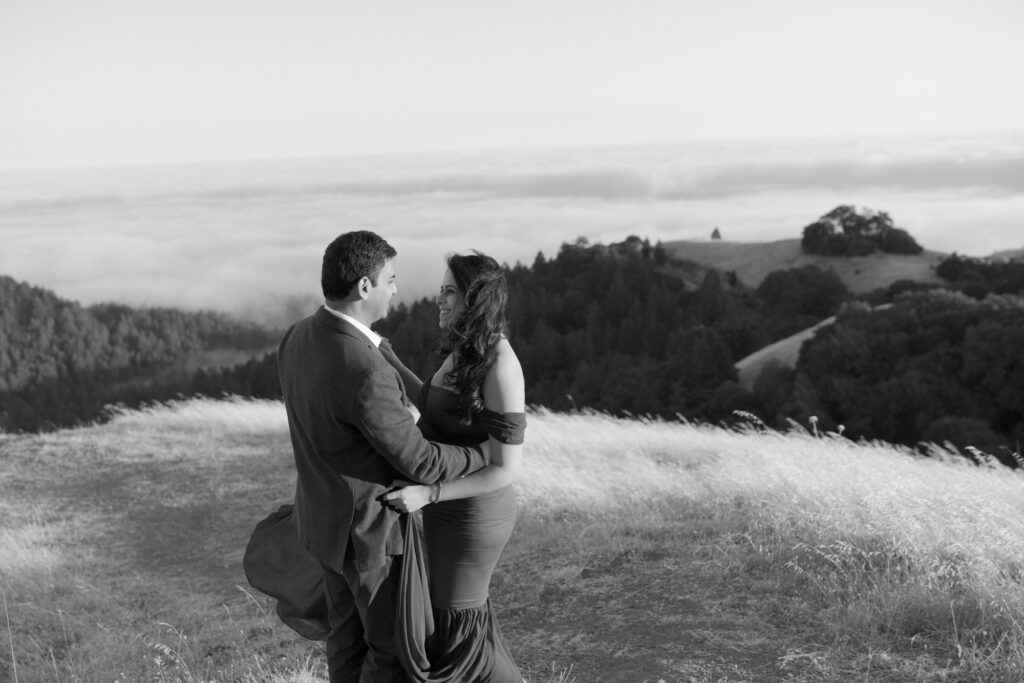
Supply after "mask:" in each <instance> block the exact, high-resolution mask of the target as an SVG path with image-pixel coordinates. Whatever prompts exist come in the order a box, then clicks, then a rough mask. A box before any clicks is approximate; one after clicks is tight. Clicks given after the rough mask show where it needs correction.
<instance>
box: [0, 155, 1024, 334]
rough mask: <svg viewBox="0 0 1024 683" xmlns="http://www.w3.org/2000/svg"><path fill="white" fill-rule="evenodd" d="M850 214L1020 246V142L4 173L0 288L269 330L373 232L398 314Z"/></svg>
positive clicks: (966, 248)
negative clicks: (605, 251)
mask: <svg viewBox="0 0 1024 683" xmlns="http://www.w3.org/2000/svg"><path fill="white" fill-rule="evenodd" d="M839 204H854V205H858V206H866V207H869V208H872V209H876V210H882V211H886V212H888V213H889V214H890V216H891V217H892V218H893V220H894V222H895V224H896V225H897V226H898V227H901V228H904V229H906V230H907V231H909V232H910V233H911V234H912V235H913V236H914V237H915V238H916V239H917V240H918V242H919V243H921V244H922V245H923V246H924V247H925V248H926V249H930V250H934V251H939V252H947V253H949V252H958V253H961V254H968V255H974V256H984V255H989V254H991V253H993V252H997V251H1000V250H1005V249H1018V248H1021V247H1024V230H1022V228H1024V135H1018V136H999V137H995V136H986V137H970V136H963V137H946V138H900V139H888V140H885V139H876V140H870V141H864V140H839V141H800V142H747V143H699V144H698V143H693V144H685V145H683V144H680V145H664V146H646V147H628V148H626V147H622V148H589V149H566V150H504V151H489V152H477V153H467V152H459V153H430V154H419V155H405V156H401V155H391V156H376V157H374V156H365V157H345V158H333V159H303V160H261V161H247V162H224V163H216V164H214V163H206V164H190V165H189V164H183V165H168V166H148V167H120V168H108V169H63V170H52V169H51V170H32V171H18V172H14V171H8V172H4V173H0V240H2V242H0V274H2V275H9V276H11V277H14V278H15V279H18V280H21V281H25V282H28V283H30V284H33V285H37V286H42V287H45V288H47V289H50V290H53V291H55V292H56V293H57V294H58V295H59V296H61V297H63V298H66V299H71V300H75V301H79V302H81V303H83V304H90V303H95V302H100V301H117V302H123V303H128V304H131V305H157V306H176V307H182V308H191V309H196V308H212V309H216V310H224V311H230V312H236V313H242V314H245V315H250V316H255V317H258V318H260V319H262V320H267V321H271V322H275V323H280V322H283V321H287V320H289V319H294V318H297V317H299V316H301V315H303V314H305V313H307V312H309V311H310V310H311V309H312V307H313V306H315V305H316V303H317V301H318V300H319V270H320V261H321V258H322V254H323V249H324V247H325V246H326V244H327V243H328V242H330V241H331V239H333V238H334V237H335V236H336V235H338V234H339V233H341V232H344V231H347V230H351V229H368V230H373V231H375V232H378V233H380V234H381V235H382V236H384V237H385V238H386V239H388V240H389V241H390V242H391V243H392V244H393V245H394V246H395V247H396V249H397V250H398V252H399V258H398V272H399V299H400V300H401V301H405V302H409V301H412V300H415V299H418V298H420V297H423V296H427V295H430V294H431V293H432V292H433V291H434V289H435V287H436V285H437V283H438V282H439V281H440V278H441V275H442V272H443V270H444V265H443V257H444V254H445V253H448V252H453V251H467V250H470V249H478V250H480V251H483V252H485V253H488V254H490V255H492V256H494V257H495V258H497V259H498V260H499V261H504V262H507V263H509V264H515V263H517V262H521V263H524V264H530V263H532V262H533V260H534V258H535V257H536V256H537V254H538V253H543V254H544V255H545V256H547V257H552V256H554V255H555V254H556V253H557V251H558V249H559V248H560V246H561V245H562V244H563V243H565V242H573V241H575V240H576V239H577V238H579V237H586V238H587V239H588V240H590V242H592V243H595V242H602V243H607V242H611V241H618V240H622V239H624V238H626V237H627V236H629V235H637V236H640V237H643V238H648V239H650V240H651V241H652V242H656V241H659V240H661V241H664V242H671V241H676V240H706V239H708V238H709V236H710V234H711V232H712V230H714V229H715V228H716V227H717V228H718V229H719V230H720V231H721V233H722V235H723V238H724V239H725V240H728V241H739V242H759V241H773V240H782V239H794V238H799V237H800V235H801V233H802V230H803V228H804V226H806V225H807V224H809V223H811V222H813V221H814V220H815V219H816V218H818V217H819V216H820V215H822V214H824V213H826V212H827V211H829V210H831V209H832V208H834V207H835V206H837V205H839Z"/></svg>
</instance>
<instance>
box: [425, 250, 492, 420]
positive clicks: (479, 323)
mask: <svg viewBox="0 0 1024 683" xmlns="http://www.w3.org/2000/svg"><path fill="white" fill-rule="evenodd" d="M447 261H448V269H449V270H450V271H451V272H452V277H453V278H454V279H455V285H456V286H457V287H458V288H459V290H460V291H461V292H462V294H463V297H464V298H465V302H466V305H465V308H463V309H462V311H460V312H459V314H458V316H456V318H455V319H454V320H452V323H451V324H450V325H449V326H448V328H447V329H446V330H444V332H443V333H442V335H441V348H440V354H441V355H442V356H446V355H448V354H449V353H450V354H452V361H453V365H452V370H451V372H448V373H446V374H445V376H444V380H443V381H444V384H445V385H446V386H449V387H451V388H452V389H454V390H455V392H456V393H457V394H458V395H459V412H460V413H461V419H462V422H463V423H464V424H468V423H469V421H470V420H471V419H472V417H473V414H474V413H477V412H480V411H481V410H482V409H483V407H484V401H483V395H482V393H481V389H482V387H483V383H484V377H486V376H487V372H488V371H489V370H490V369H491V368H492V367H493V366H494V361H495V359H496V358H497V355H498V341H500V340H501V338H502V337H503V336H505V335H506V334H508V321H507V320H506V319H505V305H506V303H507V302H508V284H507V283H506V282H505V271H504V270H503V269H502V267H501V266H499V265H498V262H497V261H495V260H494V259H493V258H491V257H490V256H487V255H485V254H481V253H480V252H479V251H474V252H473V253H472V254H468V255H461V254H451V255H449V256H448V257H447Z"/></svg>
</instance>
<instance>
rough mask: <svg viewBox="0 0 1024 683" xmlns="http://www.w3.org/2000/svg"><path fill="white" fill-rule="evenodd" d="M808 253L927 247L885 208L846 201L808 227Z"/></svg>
mask: <svg viewBox="0 0 1024 683" xmlns="http://www.w3.org/2000/svg"><path fill="white" fill-rule="evenodd" d="M800 246H801V247H802V248H803V251H804V253H805V254H821V255H822V256H866V255H868V254H873V253H874V252H876V251H883V252H885V253H889V254H920V253H921V252H922V251H923V249H922V248H921V245H919V244H918V243H917V242H916V241H915V240H914V238H913V237H911V236H910V234H909V233H908V232H907V231H906V230H902V229H900V228H897V227H895V226H894V225H893V222H892V218H891V217H890V216H889V214H887V213H886V212H885V211H873V210H871V209H867V208H862V209H860V210H858V209H857V208H856V207H854V206H849V205H842V206H837V207H836V208H834V209H832V210H831V211H829V212H828V213H826V214H825V215H824V216H822V217H821V218H819V219H818V220H816V221H815V222H813V223H811V224H810V225H808V226H807V227H806V228H804V234H803V239H801V241H800Z"/></svg>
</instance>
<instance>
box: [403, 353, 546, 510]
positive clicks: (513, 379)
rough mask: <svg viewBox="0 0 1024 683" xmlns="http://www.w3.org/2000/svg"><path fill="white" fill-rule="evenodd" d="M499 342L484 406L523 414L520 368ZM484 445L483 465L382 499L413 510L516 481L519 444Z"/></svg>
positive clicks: (491, 440)
mask: <svg viewBox="0 0 1024 683" xmlns="http://www.w3.org/2000/svg"><path fill="white" fill-rule="evenodd" d="M501 344H502V346H501V347H500V349H499V352H498V357H497V359H496V360H495V363H494V367H493V368H491V371H490V372H489V373H488V374H487V377H486V378H485V379H484V384H483V388H482V392H483V399H484V407H486V408H488V409H490V410H493V411H494V412H497V413H522V412H525V410H526V391H525V388H524V386H525V383H524V381H523V369H522V366H521V365H520V364H519V359H518V358H516V355H515V352H514V351H512V347H511V346H510V345H509V343H508V342H507V341H502V342H501ZM486 448H487V451H488V455H489V460H490V464H489V465H487V466H486V467H483V468H481V469H479V470H477V471H476V472H473V473H472V474H470V475H467V476H465V477H462V478H461V479H456V480H455V481H451V482H448V483H446V484H433V485H429V486H428V485H422V484H417V485H414V486H407V487H405V488H402V489H398V490H396V491H391V492H390V493H388V494H385V496H384V500H385V501H386V502H387V503H388V504H389V505H391V506H392V507H394V508H396V509H397V510H398V511H399V512H412V511H414V510H419V509H420V508H421V507H423V506H424V505H426V504H428V503H433V502H436V501H438V500H455V499H457V498H470V497H472V496H478V495H481V494H484V493H490V492H491V491H497V490H498V489H501V488H504V487H506V486H508V485H509V484H512V483H513V482H515V481H516V480H517V479H518V478H519V475H520V473H521V472H522V468H523V446H522V444H507V443H502V442H501V441H498V440H497V439H495V438H494V437H493V436H492V437H490V438H489V439H488V441H487V446H486Z"/></svg>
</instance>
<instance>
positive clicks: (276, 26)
mask: <svg viewBox="0 0 1024 683" xmlns="http://www.w3.org/2000/svg"><path fill="white" fill-rule="evenodd" d="M1021 27H1024V2H1021V0H851V1H848V0H713V1H712V0H707V1H697V0H622V1H608V0H544V1H543V2H541V1H540V0H506V1H503V2H489V1H487V0H431V1H429V2H424V1H423V0H416V1H406V0H401V1H393V2H389V1H386V0H381V1H378V2H367V1H360V2H348V1H344V0H289V1H288V2H283V1H280V0H275V1H263V0H167V1H161V0H149V1H145V0H87V1H86V0H0V168H18V167H26V166H44V167H45V166H66V165H83V164H85V165H89V164H120V163H139V162H143V163H149V162H163V161H189V160H215V159H238V158H243V159H244V158H273V157H279V156H289V157H291V156H297V157H303V156H310V155H314V156H329V155H344V154H353V153H356V154H366V153H380V152H400V151H419V150H445V149H474V148H481V149H487V148H511V147H521V146H552V145H557V146H573V145H580V144H620V143H633V142H671V141H691V140H707V139H727V140H735V139H748V138H761V139H765V138H768V139H771V138H789V137H819V136H833V135H844V136H845V135H855V136H856V135H874V134H901V133H933V132H937V133H941V132H946V131H949V132H957V131H960V132H968V131H970V132H977V131H1000V130H1012V129H1016V130H1020V129H1021V128H1022V127H1024V88H1021V87H1020V79H1021V66H1022V65H1024V40H1021V39H1020V30H1021Z"/></svg>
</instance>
